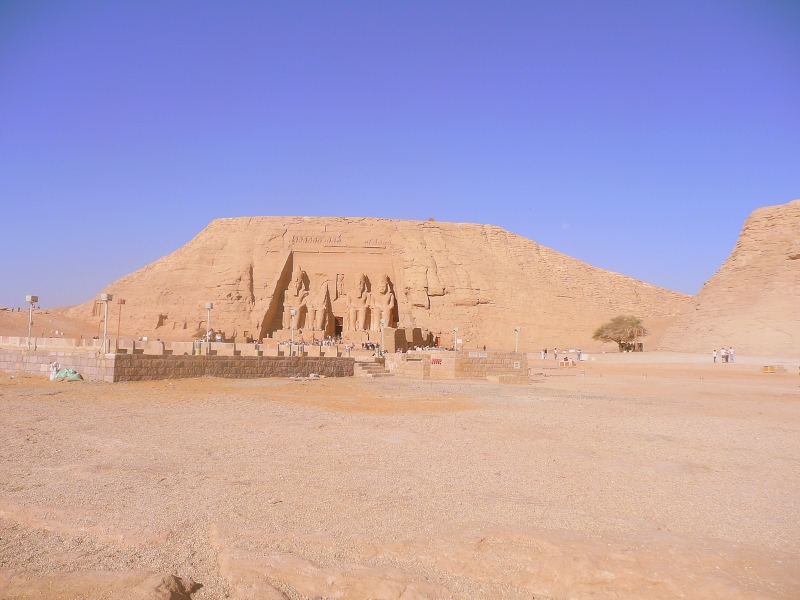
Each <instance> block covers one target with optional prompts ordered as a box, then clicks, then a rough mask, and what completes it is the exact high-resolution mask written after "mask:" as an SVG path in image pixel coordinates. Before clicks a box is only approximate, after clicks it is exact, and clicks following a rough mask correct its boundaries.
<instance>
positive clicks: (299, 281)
mask: <svg viewBox="0 0 800 600" xmlns="http://www.w3.org/2000/svg"><path fill="white" fill-rule="evenodd" d="M304 288H305V285H304V283H303V269H301V268H300V267H295V269H294V272H293V273H292V283H291V284H290V285H289V289H290V290H291V291H292V293H293V294H294V295H295V296H297V295H299V294H300V292H301V291H302V290H303V289H304Z"/></svg>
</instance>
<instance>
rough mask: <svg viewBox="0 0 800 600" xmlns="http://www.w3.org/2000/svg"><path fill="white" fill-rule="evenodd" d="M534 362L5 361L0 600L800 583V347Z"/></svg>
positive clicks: (674, 589) (776, 587) (788, 586)
mask: <svg viewBox="0 0 800 600" xmlns="http://www.w3.org/2000/svg"><path fill="white" fill-rule="evenodd" d="M547 366H548V365H546V364H543V365H534V369H533V370H534V372H535V373H539V375H536V376H535V377H534V378H533V380H532V383H531V384H530V385H518V386H511V385H496V384H489V383H480V382H475V383H464V382H427V381H425V382H423V381H410V380H403V379H399V378H395V377H388V378H383V379H376V380H367V379H342V380H331V379H325V380H318V381H289V380H255V381H225V380H216V379H201V380H185V381H176V382H146V383H127V384H102V383H71V384H59V383H51V382H49V381H46V380H43V379H39V378H33V377H22V376H17V377H14V378H13V379H11V378H10V376H9V375H8V374H0V598H65V599H66V598H91V599H99V598H173V599H178V598H189V597H190V595H191V597H192V598H195V599H198V600H199V599H205V598H225V597H233V598H269V599H278V598H291V599H297V598H376V599H403V600H410V599H422V598H459V599H472V598H513V599H517V598H519V599H522V598H526V599H530V598H536V599H539V598H602V599H605V598H609V599H611V598H614V599H617V598H623V599H632V598H798V597H800V554H799V552H800V550H799V549H800V525H798V523H800V503H799V502H798V498H800V461H799V460H798V459H800V377H798V375H797V366H795V367H794V371H790V372H788V373H786V374H780V373H779V374H774V375H765V374H762V373H759V372H758V369H757V367H756V366H755V365H748V364H736V365H710V364H708V363H699V362H695V363H692V362H679V361H676V362H672V363H660V362H649V363H642V362H631V361H625V360H623V359H613V360H611V359H609V360H606V361H602V360H601V361H597V362H592V363H587V364H585V365H581V367H580V368H575V369H571V370H565V369H561V370H559V369H550V368H545V367H547ZM537 367H538V368H537ZM581 371H583V372H584V374H581ZM645 372H646V373H647V376H646V377H645ZM198 585H201V586H202V587H199V588H198Z"/></svg>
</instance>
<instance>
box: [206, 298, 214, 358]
mask: <svg viewBox="0 0 800 600" xmlns="http://www.w3.org/2000/svg"><path fill="white" fill-rule="evenodd" d="M212 308H214V303H213V302H206V313H207V316H206V354H209V353H210V352H211V309H212Z"/></svg>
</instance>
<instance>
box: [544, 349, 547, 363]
mask: <svg viewBox="0 0 800 600" xmlns="http://www.w3.org/2000/svg"><path fill="white" fill-rule="evenodd" d="M544 359H545V360H547V348H545V349H544Z"/></svg>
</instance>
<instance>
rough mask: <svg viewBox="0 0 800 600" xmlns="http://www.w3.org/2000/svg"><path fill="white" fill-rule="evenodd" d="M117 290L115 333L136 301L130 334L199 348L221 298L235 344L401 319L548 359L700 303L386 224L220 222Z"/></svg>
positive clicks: (431, 230)
mask: <svg viewBox="0 0 800 600" xmlns="http://www.w3.org/2000/svg"><path fill="white" fill-rule="evenodd" d="M362 276H363V278H362ZM364 282H366V291H364V289H363V288H364ZM387 288H388V289H387ZM103 291H105V292H109V293H113V294H114V295H115V302H114V303H113V304H112V305H111V312H110V316H109V320H110V322H111V324H112V326H116V322H115V321H116V320H117V317H118V313H117V310H118V308H119V307H118V305H117V304H116V299H117V298H124V299H125V300H126V304H125V305H124V307H123V310H122V332H123V334H125V333H127V334H129V335H131V334H135V335H149V336H153V337H159V338H161V339H192V337H194V336H195V335H196V334H197V333H198V332H200V331H202V332H205V327H206V311H205V309H204V308H203V306H204V303H205V302H208V301H211V302H213V303H214V309H213V311H212V314H211V321H212V328H214V329H217V330H221V331H223V332H224V333H225V335H226V337H234V336H244V335H245V332H247V333H248V334H249V335H250V336H251V337H256V338H257V337H266V338H269V337H278V338H280V337H281V336H283V337H286V336H287V335H288V330H289V328H290V327H291V319H292V318H295V319H296V329H297V331H296V334H297V335H298V336H300V337H301V338H303V339H305V338H308V337H320V335H329V334H331V333H335V332H337V331H339V330H343V331H344V332H345V333H346V334H347V333H348V332H350V333H352V336H351V339H355V340H362V341H366V340H367V339H370V340H373V341H374V340H375V339H378V338H379V335H380V334H379V333H376V329H378V330H379V328H380V325H379V324H378V322H379V320H380V318H384V319H386V318H388V319H389V323H387V324H388V325H396V326H399V327H421V328H424V329H427V330H429V331H431V332H432V333H433V334H434V335H436V336H439V337H440V341H441V343H442V344H447V345H452V341H453V328H454V327H459V328H460V333H459V337H460V338H461V339H463V346H464V347H479V346H483V345H484V344H486V345H487V346H489V347H490V348H494V349H500V348H506V349H508V348H513V345H514V327H516V326H520V327H522V331H521V333H520V349H537V350H538V349H539V348H540V347H544V346H551V347H552V346H553V345H556V346H562V347H564V346H573V347H579V346H583V347H584V348H586V347H587V346H590V345H592V341H591V334H592V332H593V331H594V329H595V328H596V327H597V326H598V325H600V324H601V323H602V322H603V321H605V320H606V319H608V318H610V317H613V316H616V315H619V314H635V315H637V316H639V317H642V318H644V319H646V320H648V324H654V323H655V324H657V323H659V322H664V321H665V320H669V319H673V318H674V317H675V316H676V315H677V314H678V313H679V312H680V311H681V310H682V309H684V308H685V307H686V306H688V304H689V302H690V301H691V298H690V297H689V296H686V295H684V294H680V293H677V292H673V291H670V290H666V289H663V288H659V287H657V286H654V285H650V284H647V283H644V282H641V281H638V280H636V279H633V278H630V277H626V276H624V275H621V274H618V273H613V272H609V271H605V270H603V269H599V268H596V267H592V266H590V265H588V264H586V263H584V262H581V261H579V260H576V259H573V258H570V257H568V256H565V255H563V254H560V253H559V252H556V251H554V250H551V249H550V248H546V247H544V246H540V245H539V244H537V243H535V242H533V241H531V240H529V239H526V238H524V237H521V236H519V235H515V234H513V233H510V232H508V231H506V230H504V229H502V228H500V227H495V226H491V225H476V224H466V223H441V222H428V221H399V220H389V219H372V218H312V217H252V218H235V219H218V220H215V221H213V222H212V223H211V224H210V225H209V226H208V227H206V228H205V229H204V230H203V231H202V232H200V233H199V234H198V235H197V236H196V237H195V238H194V239H193V240H191V241H190V242H189V243H188V244H186V245H185V246H184V247H183V248H180V249H179V250H177V251H175V252H173V253H172V254H170V255H168V256H165V257H164V258H162V259H160V260H158V261H156V262H154V263H152V264H150V265H148V266H147V267H145V268H143V269H140V270H139V271H136V272H134V273H131V274H130V275H127V276H125V277H123V278H122V279H120V280H119V281H117V282H115V283H113V284H111V285H110V286H108V287H107V288H106V289H105V290H103ZM392 296H393V297H392ZM290 308H292V309H295V308H296V309H297V311H296V312H297V315H296V316H295V317H291V316H289V313H290V312H291V311H290V310H289V309H290ZM66 314H67V315H69V316H72V317H75V318H78V319H84V320H86V319H92V318H93V316H94V318H95V319H99V317H100V316H101V315H102V307H101V306H100V305H99V303H96V302H95V301H91V302H88V303H85V304H82V305H79V306H75V307H71V308H69V309H67V310H66ZM370 315H372V316H370ZM378 317H380V318H378ZM595 345H596V344H595Z"/></svg>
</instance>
